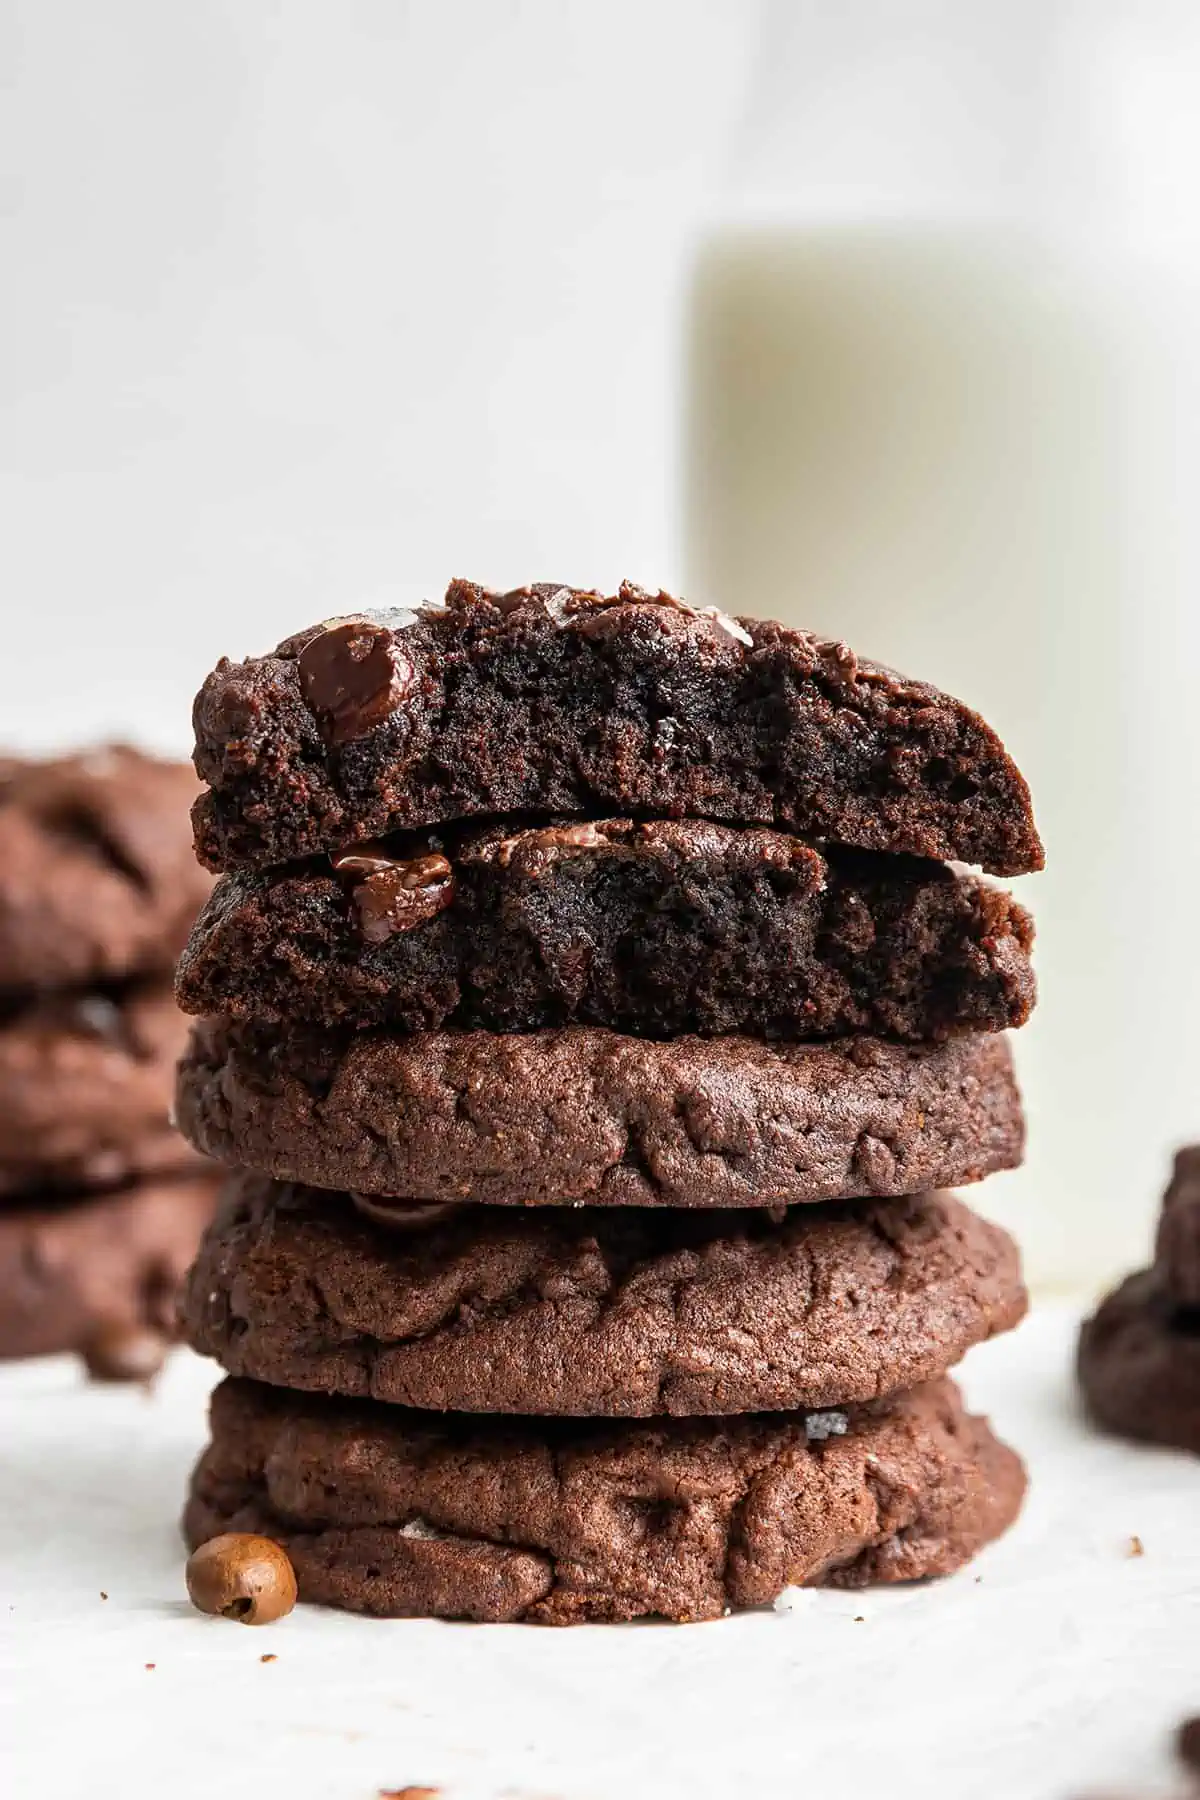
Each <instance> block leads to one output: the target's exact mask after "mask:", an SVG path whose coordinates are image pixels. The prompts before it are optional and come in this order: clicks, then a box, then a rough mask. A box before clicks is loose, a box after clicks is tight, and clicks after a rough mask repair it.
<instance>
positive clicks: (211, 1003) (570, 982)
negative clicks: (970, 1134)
mask: <svg viewBox="0 0 1200 1800" xmlns="http://www.w3.org/2000/svg"><path fill="white" fill-rule="evenodd" d="M1032 940H1033V925H1032V921H1031V919H1030V917H1029V915H1028V913H1027V912H1025V910H1024V908H1022V907H1020V906H1018V905H1017V903H1016V902H1015V901H1014V900H1013V899H1012V897H1011V895H1009V894H1006V893H1004V892H1003V890H1002V889H999V888H997V887H994V886H993V885H992V884H991V883H989V882H987V881H984V880H981V879H979V878H978V877H972V876H965V875H956V874H955V873H954V872H953V871H951V870H950V869H947V868H946V867H945V866H944V865H943V864H941V863H934V862H928V861H923V860H921V859H919V858H914V857H884V856H878V855H873V854H871V853H869V852H855V851H845V850H843V851H834V850H826V851H821V850H818V849H817V848H815V847H814V846H812V845H809V844H806V843H804V842H802V841H801V840H800V839H799V838H795V837H791V836H789V835H787V834H786V833H784V832H778V831H768V830H764V829H761V828H756V827H745V828H736V827H729V826H725V825H716V824H711V823H709V822H707V821H704V820H698V819H680V820H661V819H658V820H641V821H632V820H628V819H597V820H587V821H583V822H579V821H576V822H574V823H565V824H564V823H557V824H551V825H541V824H539V825H533V826H531V825H529V824H528V822H527V821H520V820H508V821H500V822H498V823H495V824H492V825H488V826H479V825H476V826H474V827H465V828H464V827H455V828H446V827H442V828H439V829H438V830H437V831H430V832H425V833H408V834H405V835H402V836H401V837H398V838H392V839H390V840H388V841H386V842H385V843H381V844H375V845H366V846H357V847H356V848H355V849H354V850H353V851H352V852H350V853H348V854H347V855H345V856H343V857H340V858H334V859H332V860H330V859H324V860H322V861H319V862H313V863H310V864H307V865H305V866H303V867H300V868H295V867H293V868H288V869H280V870H271V871H267V872H242V873H240V874H237V875H231V876H226V877H224V878H223V879H222V880H221V881H220V882H219V883H218V885H217V888H216V890H215V892H214V893H213V895H212V897H211V899H210V900H209V902H208V904H207V905H206V907H205V908H204V911H203V913H202V914H201V916H200V918H199V919H198V921H197V923H196V928H195V930H194V932H193V934H192V938H191V941H190V943H189V945H188V948H187V950H186V951H185V953H184V956H183V959H182V961H181V963H180V966H179V976H178V984H177V993H178V996H179V1000H180V1004H181V1005H182V1006H183V1007H184V1008H185V1010H186V1011H188V1012H191V1013H201V1014H205V1013H206V1014H218V1013H228V1014H230V1015H232V1016H236V1017H238V1018H258V1019H265V1020H274V1021H286V1022H287V1023H289V1024H314V1025H328V1024H333V1025H336V1024H340V1023H342V1022H349V1023H352V1024H354V1025H384V1026H390V1027H394V1028H397V1029H400V1030H404V1031H422V1030H430V1029H436V1028H439V1027H441V1026H444V1025H447V1024H448V1025H452V1026H454V1027H457V1028H465V1029H473V1028H477V1027H481V1028H483V1029H485V1030H489V1031H531V1030H538V1029H541V1028H544V1027H549V1026H562V1025H568V1024H575V1023H579V1024H592V1025H605V1026H609V1027H611V1028H612V1029H614V1030H618V1031H632V1032H635V1033H637V1034H639V1035H642V1036H649V1037H671V1036H677V1035H679V1034H680V1033H686V1032H700V1033H702V1034H703V1035H705V1036H711V1035H715V1034H719V1033H723V1032H745V1033H747V1034H749V1035H751V1036H755V1037H769V1038H792V1039H799V1038H804V1039H815V1038H829V1037H839V1036H843V1035H848V1034H850V1033H864V1032H865V1033H867V1034H873V1035H879V1036H882V1037H892V1038H897V1039H900V1040H903V1041H906V1042H928V1041H930V1040H939V1039H942V1038H945V1037H950V1036H956V1035H959V1034H962V1033H967V1032H972V1031H1002V1030H1006V1029H1008V1028H1010V1027H1014V1026H1018V1025H1021V1024H1023V1023H1024V1022H1025V1020H1026V1019H1027V1018H1028V1016H1029V1013H1030V1011H1031V1009H1032V1006H1033V1002H1034V995H1035V985H1034V977H1033V970H1032V968H1031V966H1030V960H1029V952H1030V948H1031V945H1032Z"/></svg>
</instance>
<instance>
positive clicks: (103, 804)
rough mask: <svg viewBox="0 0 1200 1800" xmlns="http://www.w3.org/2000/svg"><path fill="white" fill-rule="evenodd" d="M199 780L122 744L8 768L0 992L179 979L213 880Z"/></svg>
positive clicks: (3, 784) (0, 878) (1, 820)
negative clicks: (199, 836) (198, 855)
mask: <svg viewBox="0 0 1200 1800" xmlns="http://www.w3.org/2000/svg"><path fill="white" fill-rule="evenodd" d="M195 794H196V777H195V775H194V774H193V773H192V771H191V769H189V768H188V767H187V766H186V764H183V763H171V762H159V761H158V760H156V759H155V758H154V757H150V756H143V755H142V754H141V753H140V752H139V751H137V750H130V749H128V748H127V747H126V746H124V745H121V744H113V745H110V746H105V747H103V748H100V749H96V750H92V751H89V752H87V753H86V754H83V755H79V756H68V757H63V758H61V759H59V760H56V761H52V762H18V761H16V760H15V759H9V760H7V761H6V762H5V763H4V765H3V768H2V770H0V991H3V990H6V989H7V990H12V989H20V990H27V989H29V988H35V987H37V988H47V987H49V988H63V987H92V986H95V985H97V984H101V983H107V982H112V981H118V980H122V979H124V978H125V977H127V976H130V975H144V974H165V973H168V972H169V971H170V969H171V967H172V965H173V963H174V961H175V958H176V957H177V956H178V954H179V952H180V950H181V949H182V948H183V945H184V941H185V940H186V938H187V934H188V928H189V926H190V925H191V923H192V920H193V919H194V918H195V916H196V914H197V912H198V911H199V910H200V907H201V905H202V904H203V902H204V899H205V896H206V895H207V893H208V891H209V888H210V887H211V886H212V881H211V878H210V877H209V876H208V875H206V874H205V872H204V871H203V870H202V869H201V868H199V867H198V866H197V864H196V859H195V855H194V853H193V850H192V841H191V830H190V826H189V821H188V809H189V807H190V805H191V803H192V800H193V799H194V797H195Z"/></svg>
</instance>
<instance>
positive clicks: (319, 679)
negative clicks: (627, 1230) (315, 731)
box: [297, 618, 413, 745]
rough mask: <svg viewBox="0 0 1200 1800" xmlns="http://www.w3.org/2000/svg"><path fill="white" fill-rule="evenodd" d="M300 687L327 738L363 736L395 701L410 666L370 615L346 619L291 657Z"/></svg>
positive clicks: (408, 679)
mask: <svg viewBox="0 0 1200 1800" xmlns="http://www.w3.org/2000/svg"><path fill="white" fill-rule="evenodd" d="M297 668H298V671H299V675H300V690H301V692H302V694H303V695H304V699H305V702H306V704H307V705H308V706H309V708H310V709H311V711H312V712H314V713H315V714H316V715H317V718H318V719H319V721H320V723H321V728H322V731H323V733H324V735H325V738H326V740H327V742H329V743H330V744H334V745H341V744H350V743H353V742H354V741H355V739H356V738H361V737H365V736H366V735H367V733H368V732H370V731H372V730H373V729H374V727H375V726H376V725H379V724H381V723H382V721H383V720H384V719H386V718H388V717H389V716H390V715H391V714H392V713H394V712H395V710H396V708H397V707H398V706H399V705H400V702H401V701H402V700H403V698H404V696H405V694H406V693H407V692H408V690H409V688H410V687H411V686H412V681H413V666H412V664H411V662H409V660H408V658H407V657H406V656H405V655H404V654H403V652H402V651H401V650H399V649H398V648H397V646H396V638H395V634H394V633H393V632H392V631H389V630H388V628H387V626H386V625H376V624H374V623H373V622H372V621H371V620H369V619H365V618H361V619H348V620H346V621H344V622H341V623H334V624H331V625H329V626H328V627H327V628H326V629H325V630H324V631H321V632H318V634H317V636H316V637H314V638H310V639H309V641H308V642H307V643H306V644H305V645H304V648H303V649H302V650H301V652H300V655H299V657H298V658H297Z"/></svg>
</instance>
